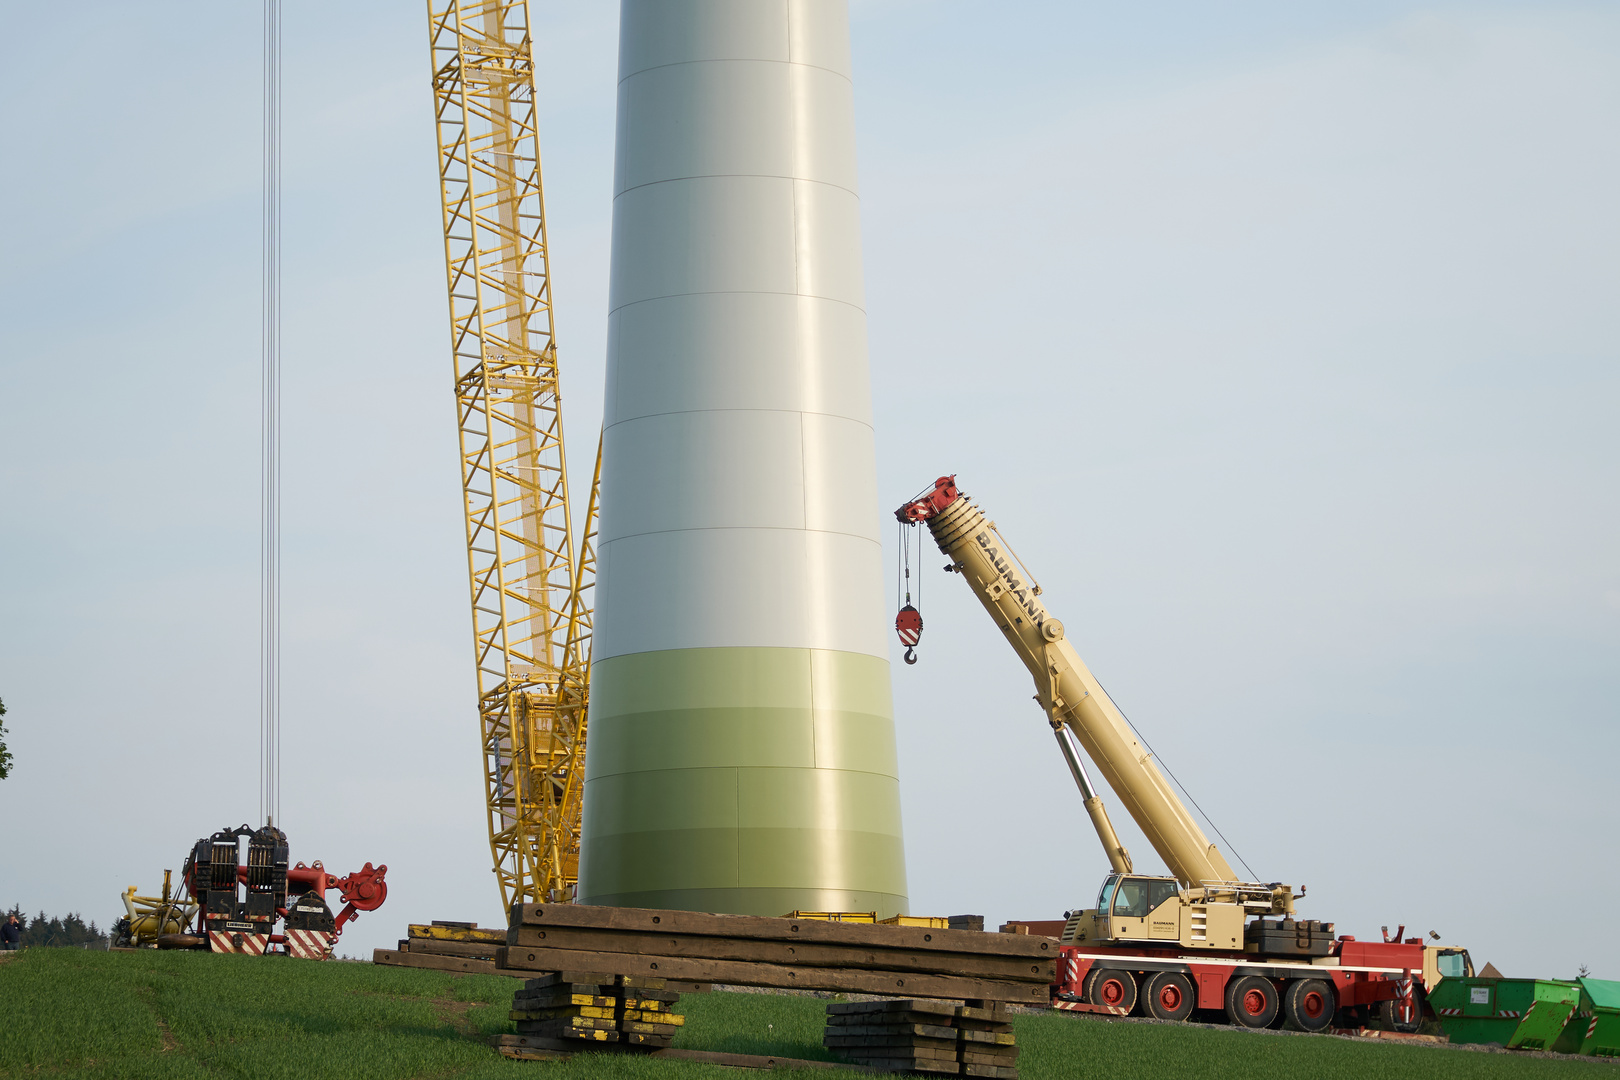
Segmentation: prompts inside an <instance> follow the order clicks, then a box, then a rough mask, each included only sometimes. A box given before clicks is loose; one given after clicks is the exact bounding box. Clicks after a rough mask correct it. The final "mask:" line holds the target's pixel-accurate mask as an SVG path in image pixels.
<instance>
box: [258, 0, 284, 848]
mask: <svg viewBox="0 0 1620 1080" xmlns="http://www.w3.org/2000/svg"><path fill="white" fill-rule="evenodd" d="M263 62H264V71H263V75H264V102H263V116H262V121H263V151H264V191H263V195H264V202H263V206H262V208H261V211H260V222H259V225H260V248H261V265H260V279H259V286H260V300H259V332H260V342H259V347H260V353H259V360H260V375H259V377H260V385H259V393H260V417H259V425H260V426H259V453H260V468H261V472H260V481H259V499H260V502H259V530H260V531H259V816H260V817H261V818H263V819H264V822H265V824H266V825H272V824H274V823H275V820H276V818H277V817H278V816H279V814H280V810H281V0H264V56H263Z"/></svg>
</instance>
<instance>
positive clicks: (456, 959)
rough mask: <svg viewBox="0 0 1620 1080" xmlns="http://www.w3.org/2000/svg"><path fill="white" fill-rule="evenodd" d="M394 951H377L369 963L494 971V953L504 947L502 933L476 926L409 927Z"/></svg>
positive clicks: (462, 924)
mask: <svg viewBox="0 0 1620 1080" xmlns="http://www.w3.org/2000/svg"><path fill="white" fill-rule="evenodd" d="M406 934H407V936H406V937H405V938H403V939H401V940H400V943H399V948H398V949H378V950H376V951H375V952H374V953H373V954H372V963H375V964H389V965H392V966H394V967H418V968H432V969H434V970H437V971H483V972H490V973H493V972H494V971H495V950H496V949H498V948H500V947H501V946H502V945H504V944H505V943H506V933H505V931H502V930H494V929H479V927H478V924H477V923H464V922H435V923H431V924H429V925H426V926H423V925H419V924H414V923H413V924H412V925H411V926H410V927H409V929H407V930H406Z"/></svg>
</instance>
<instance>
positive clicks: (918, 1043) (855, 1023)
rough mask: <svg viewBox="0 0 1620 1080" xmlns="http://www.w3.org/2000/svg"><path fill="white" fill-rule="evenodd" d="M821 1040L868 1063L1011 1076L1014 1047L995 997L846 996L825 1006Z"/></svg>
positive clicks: (1006, 1079)
mask: <svg viewBox="0 0 1620 1080" xmlns="http://www.w3.org/2000/svg"><path fill="white" fill-rule="evenodd" d="M822 1044H823V1045H824V1046H826V1047H827V1049H829V1050H831V1051H833V1052H834V1053H835V1054H838V1055H839V1056H841V1057H843V1058H845V1059H846V1060H848V1061H850V1062H852V1063H854V1064H857V1065H864V1066H866V1067H868V1068H877V1069H883V1070H887V1071H890V1072H911V1073H921V1074H931V1075H947V1076H982V1077H991V1078H994V1080H1017V1077H1018V1064H1017V1062H1018V1047H1017V1045H1016V1044H1015V1043H1014V1041H1013V1030H1012V1020H1011V1017H1010V1016H1009V1015H1008V1013H1007V1007H1006V1005H1005V1004H1002V1003H1000V1002H987V1001H982V1000H969V1001H966V1002H965V1003H963V1004H961V1005H957V1004H954V1003H952V1002H944V1001H930V1000H917V999H911V1000H905V999H902V1000H898V1001H850V1002H836V1003H834V1004H832V1005H828V1006H827V1030H826V1033H825V1035H824V1036H823V1037H822Z"/></svg>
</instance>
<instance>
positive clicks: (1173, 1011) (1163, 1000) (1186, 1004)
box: [1142, 971, 1198, 1020]
mask: <svg viewBox="0 0 1620 1080" xmlns="http://www.w3.org/2000/svg"><path fill="white" fill-rule="evenodd" d="M1197 1003H1198V995H1196V994H1194V993H1193V987H1192V980H1191V979H1188V978H1187V976H1185V975H1182V974H1181V973H1180V972H1175V971H1160V972H1156V973H1154V975H1153V976H1152V977H1151V978H1149V979H1148V981H1147V985H1145V986H1143V987H1142V1011H1143V1012H1144V1013H1146V1014H1147V1015H1148V1016H1151V1017H1153V1019H1155V1020H1185V1019H1187V1017H1189V1016H1191V1015H1192V1011H1193V1006H1194V1005H1196V1004H1197Z"/></svg>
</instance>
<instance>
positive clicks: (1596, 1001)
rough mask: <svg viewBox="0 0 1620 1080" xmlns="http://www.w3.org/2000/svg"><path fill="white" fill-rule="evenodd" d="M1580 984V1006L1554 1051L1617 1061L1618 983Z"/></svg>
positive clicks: (1619, 1043)
mask: <svg viewBox="0 0 1620 1080" xmlns="http://www.w3.org/2000/svg"><path fill="white" fill-rule="evenodd" d="M1580 983H1581V1000H1580V1004H1578V1005H1577V1006H1576V1007H1575V1013H1574V1015H1573V1016H1572V1017H1571V1018H1570V1021H1569V1025H1568V1026H1567V1027H1565V1028H1564V1034H1563V1035H1562V1036H1561V1037H1560V1038H1559V1040H1558V1041H1557V1042H1556V1043H1554V1044H1553V1049H1554V1050H1557V1051H1559V1052H1561V1053H1565V1054H1586V1055H1589V1056H1590V1055H1596V1056H1599V1057H1620V982H1610V981H1609V980H1607V979H1582V980H1581V981H1580ZM1437 989H1438V988H1437Z"/></svg>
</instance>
